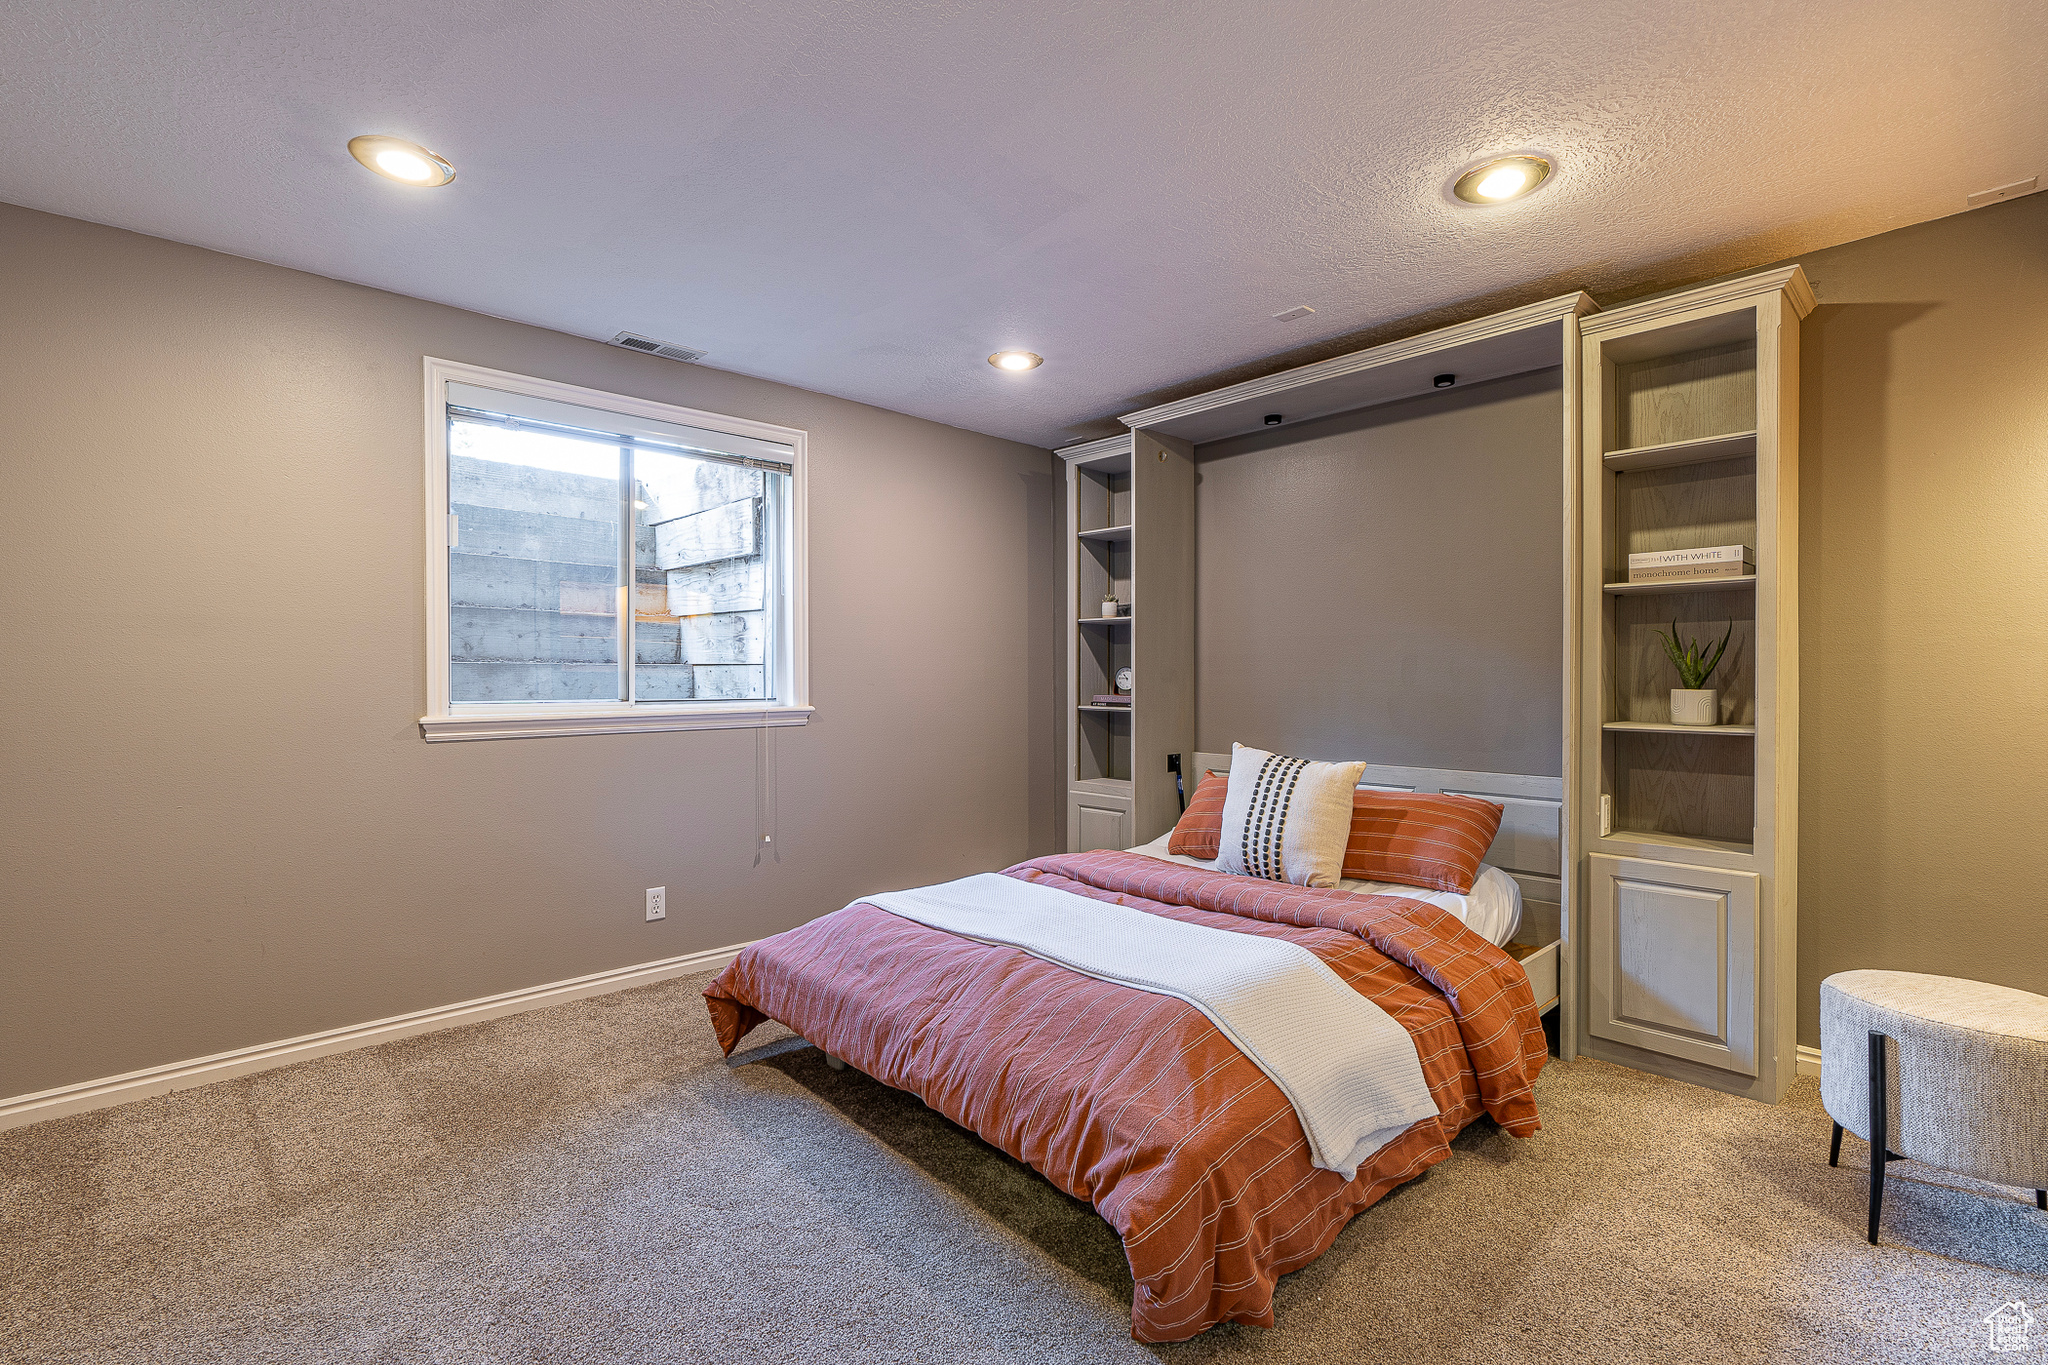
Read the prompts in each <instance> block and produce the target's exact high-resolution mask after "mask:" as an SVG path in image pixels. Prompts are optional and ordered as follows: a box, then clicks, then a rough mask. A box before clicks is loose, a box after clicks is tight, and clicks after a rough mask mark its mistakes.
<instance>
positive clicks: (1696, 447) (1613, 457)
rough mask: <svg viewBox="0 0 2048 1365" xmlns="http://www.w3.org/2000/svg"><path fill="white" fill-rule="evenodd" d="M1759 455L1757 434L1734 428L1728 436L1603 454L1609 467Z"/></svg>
mask: <svg viewBox="0 0 2048 1365" xmlns="http://www.w3.org/2000/svg"><path fill="white" fill-rule="evenodd" d="M1754 454H1756V433H1755V432H1754V431H1734V432H1730V433H1728V434H1727V435H1725V436H1699V437H1695V438H1694V439H1692V440H1690V441H1666V442H1665V443H1664V444H1662V445H1654V446H1637V447H1635V448H1634V449H1633V450H1613V451H1609V452H1608V453H1607V454H1605V455H1602V456H1601V457H1600V462H1601V463H1602V464H1604V465H1606V466H1607V467H1608V468H1609V469H1612V470H1615V471H1617V472H1625V471H1627V470H1630V469H1662V468H1664V467H1665V466H1666V465H1674V464H1705V463H1707V462H1708V461H1709V460H1732V459H1734V458H1736V457H1737V456H1738V455H1754Z"/></svg>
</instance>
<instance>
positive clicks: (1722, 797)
mask: <svg viewBox="0 0 2048 1365" xmlns="http://www.w3.org/2000/svg"><path fill="white" fill-rule="evenodd" d="M1812 307H1813V294H1812V291H1811V289H1810V288H1809V286H1808V285H1807V282H1806V278H1805V275H1804V274H1803V273H1802V272H1801V271H1800V270H1799V268H1798V267H1797V266H1793V267H1790V268H1787V269H1784V270H1778V271H1772V272H1768V273H1765V274H1761V275H1755V276H1751V277H1748V278H1745V279H1741V280H1736V281H1730V282H1728V283H1724V284H1720V285H1714V286H1709V287H1706V288H1703V289H1699V290H1695V291H1691V292H1689V293H1685V294H1680V295H1673V296H1666V297H1663V298H1658V299H1652V300H1647V301H1644V302H1642V303H1638V304H1633V305H1629V306H1627V307H1623V308H1618V309H1614V310H1611V311H1608V312H1604V313H1600V314H1597V315H1595V316H1592V317H1589V318H1586V319H1584V320H1583V322H1582V324H1581V333H1582V344H1583V346H1584V348H1585V354H1584V357H1583V362H1582V373H1583V398H1584V414H1585V415H1584V420H1583V423H1582V432H1583V440H1584V451H1583V457H1582V468H1581V480H1582V487H1581V509H1582V525H1581V537H1580V546H1581V556H1582V557H1581V561H1580V566H1579V580H1580V583H1581V584H1582V597H1581V603H1580V610H1579V613H1578V615H1579V640H1578V649H1579V652H1580V657H1579V670H1578V671H1579V677H1580V708H1581V709H1580V715H1579V725H1578V726H1577V731H1578V735H1579V743H1580V746H1581V749H1580V754H1579V762H1578V764H1577V765H1576V768H1577V774H1576V783H1575V791H1574V793H1573V795H1572V798H1571V799H1572V800H1573V802H1574V804H1575V806H1576V816H1577V820H1576V824H1577V827H1578V828H1579V829H1581V830H1583V831H1585V832H1586V837H1585V839H1584V841H1583V846H1584V847H1585V849H1586V852H1587V855H1588V869H1587V870H1588V875H1587V877H1586V901H1585V911H1586V914H1587V917H1588V932H1587V934H1586V936H1585V946H1586V954H1587V956H1586V959H1585V962H1584V974H1585V981H1586V987H1587V989H1586V992H1585V1000H1586V1009H1585V1011H1584V1026H1585V1029H1586V1033H1587V1038H1586V1043H1587V1047H1588V1050H1590V1051H1591V1052H1593V1054H1594V1055H1596V1056H1602V1057H1605V1058H1606V1059H1608V1060H1612V1061H1618V1062H1622V1063H1624V1064H1627V1065H1634V1066H1642V1067H1646V1068H1647V1069H1651V1070H1658V1071H1664V1072H1666V1073H1667V1074H1673V1075H1680V1076H1683V1077H1684V1078H1685V1079H1688V1080H1695V1081H1700V1082H1703V1083H1706V1084H1710V1085H1716V1086H1718V1087H1720V1088H1722V1089H1728V1090H1734V1091H1739V1092H1742V1093H1746V1094H1750V1095H1753V1096H1755V1097H1757V1098H1764V1099H1771V1100H1775V1099H1777V1098H1779V1097H1780V1096H1781V1095H1782V1094H1783V1093H1784V1090H1785V1087H1786V1086H1788V1085H1789V1084H1790V1083H1791V1081H1792V1078H1793V1076H1794V1075H1795V1074H1796V1073H1795V1061H1796V1059H1795V1055H1794V1054H1795V1034H1794V1031H1793V1030H1794V1027H1795V1023H1796V995H1795V992H1796V966H1797V959H1796V925H1797V864H1796V857H1797V820H1798V809H1797V799H1796V793H1797V770H1798V643H1797V633H1798V610H1797V601H1798V502H1797V489H1798V448H1797V440H1798V376H1799V340H1798V339H1799V323H1800V319H1802V318H1803V317H1804V316H1805V315H1806V314H1807V312H1809V311H1810V310H1811V309H1812ZM1730 545H1745V546H1750V547H1752V548H1753V550H1754V572H1753V573H1744V574H1740V575H1733V576H1728V577H1718V578H1707V579H1678V580H1664V581H1656V582H1630V581H1629V577H1628V563H1629V556H1630V555H1631V554H1645V553H1650V552H1661V551H1672V550H1696V549H1707V548H1709V547H1715V546H1730ZM1674 631H1675V632H1676V634H1677V636H1678V637H1679V639H1680V640H1681V641H1685V640H1691V639H1698V640H1700V641H1701V642H1702V643H1704V644H1708V645H1712V644H1714V643H1718V642H1719V641H1720V640H1722V639H1723V638H1724V637H1725V638H1726V639H1727V641H1728V645H1727V650H1726V653H1725V654H1724V656H1723V657H1722V660H1721V663H1720V666H1719V667H1718V669H1717V670H1716V671H1715V673H1714V675H1713V677H1712V678H1711V679H1710V681H1709V683H1708V685H1709V686H1710V687H1712V688H1713V689H1714V690H1715V691H1716V692H1717V693H1718V694H1719V705H1718V710H1717V712H1716V721H1717V723H1716V724H1713V725H1689V724H1683V723H1680V720H1681V718H1680V717H1675V716H1674V715H1673V711H1672V701H1671V695H1670V694H1671V690H1672V689H1673V688H1677V687H1681V686H1683V684H1682V682H1681V681H1680V680H1679V678H1678V675H1677V672H1676V670H1675V668H1674V667H1673V665H1672V663H1671V661H1670V659H1669V658H1668V657H1667V655H1666V653H1665V650H1664V647H1663V643H1662V641H1661V640H1660V638H1659V633H1660V632H1665V633H1669V632H1674Z"/></svg>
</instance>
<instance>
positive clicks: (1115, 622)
mask: <svg viewBox="0 0 2048 1365" xmlns="http://www.w3.org/2000/svg"><path fill="white" fill-rule="evenodd" d="M1136 617H1137V613H1136V612H1132V613H1131V614H1130V615H1129V616H1083V617H1081V618H1080V621H1081V624H1082V625H1084V626H1127V625H1129V624H1130V623H1131V622H1132V620H1134V619H1135V618H1136Z"/></svg>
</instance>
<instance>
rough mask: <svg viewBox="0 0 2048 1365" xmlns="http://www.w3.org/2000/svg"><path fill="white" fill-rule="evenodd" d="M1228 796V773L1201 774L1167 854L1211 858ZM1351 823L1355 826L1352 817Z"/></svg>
mask: <svg viewBox="0 0 2048 1365" xmlns="http://www.w3.org/2000/svg"><path fill="white" fill-rule="evenodd" d="M1228 795H1230V775H1229V774H1228V773H1219V772H1213V771H1212V772H1206V773H1203V774H1202V780H1201V781H1200V782H1199V783H1197V784H1196V785H1195V794H1194V795H1193V796H1191V797H1189V798H1188V808H1187V809H1186V810H1184V811H1182V812H1181V813H1180V820H1179V822H1178V823H1177V824H1175V825H1174V827H1173V833H1172V834H1171V835H1169V836H1168V837H1167V840H1166V851H1167V852H1168V853H1171V854H1174V855H1176V856H1177V857H1182V858H1200V859H1202V860H1203V861H1204V862H1207V861H1209V860H1211V859H1213V858H1214V857H1215V856H1216V850H1217V849H1219V848H1220V847H1222V844H1223V799H1224V798H1225V797H1226V796H1228ZM1352 820H1353V823H1354V824H1355V823H1356V821H1357V816H1356V815H1355V814H1354V815H1353V817H1352Z"/></svg>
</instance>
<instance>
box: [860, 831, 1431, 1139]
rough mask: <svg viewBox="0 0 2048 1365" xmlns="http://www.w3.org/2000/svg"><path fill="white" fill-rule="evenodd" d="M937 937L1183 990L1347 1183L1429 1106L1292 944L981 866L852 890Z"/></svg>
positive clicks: (1395, 1054) (1399, 1047)
mask: <svg viewBox="0 0 2048 1365" xmlns="http://www.w3.org/2000/svg"><path fill="white" fill-rule="evenodd" d="M861 900H862V901H865V902H866V903H868V904H870V905H878V906H880V907H881V908H882V909H884V910H887V911H888V912H890V913H891V914H894V915H901V916H902V917H903V918H905V919H908V920H915V921H916V922H917V923H919V924H924V925H929V926H930V927H932V928H934V929H943V930H944V931H946V932H947V933H949V934H958V935H960V936H961V937H962V938H971V939H974V940H976V941H978V942H981V943H994V944H1003V945H1006V946H1009V947H1013V948H1019V949H1022V950H1023V951H1024V952H1027V953H1030V954H1031V955H1032V956H1033V957H1039V958H1043V959H1045V960H1046V961H1047V962H1054V963H1058V964H1059V965H1060V966H1062V967H1067V968H1071V969H1072V970H1074V971H1077V972H1080V973H1082V974H1083V975H1086V976H1092V977H1095V978H1096V979H1097V980H1100V981H1110V982H1114V983H1116V984H1118V985H1122V986H1130V987H1132V988H1134V989H1136V990H1141V991H1150V992H1151V993H1153V994H1154V995H1170V996H1173V997H1174V998H1175V999H1179V1000H1185V1001H1187V1002H1188V1003H1189V1004H1190V1005H1193V1006H1194V1007H1195V1008H1196V1009H1198V1010H1200V1011H1201V1012H1202V1013H1203V1014H1205V1015H1207V1016H1208V1017H1209V1020H1210V1022H1211V1023H1213V1024H1215V1025H1216V1027H1217V1028H1219V1029H1221V1030H1222V1031H1223V1036H1224V1037H1226V1038H1228V1039H1229V1040H1230V1041H1231V1042H1232V1043H1234V1044H1236V1045H1237V1047H1238V1050H1239V1051H1241V1052H1243V1053H1244V1055H1245V1056H1246V1057H1248V1058H1250V1059H1251V1060H1252V1062H1253V1063H1254V1064H1256V1065H1257V1066H1258V1068H1259V1070H1261V1071H1263V1072H1265V1073H1266V1075H1268V1076H1269V1077H1271V1078H1272V1080H1273V1084H1275V1085H1277V1086H1279V1087H1280V1092H1281V1093H1282V1094H1284V1095H1286V1096H1287V1100H1288V1103H1290V1104H1292V1105H1293V1106H1294V1112H1295V1113H1296V1114H1297V1115H1299V1116H1300V1118H1301V1126H1302V1128H1303V1130H1304V1131H1306V1132H1307V1134H1308V1143H1309V1150H1310V1153H1311V1156H1312V1159H1313V1160H1314V1162H1315V1164H1316V1165H1317V1166H1319V1167H1321V1168H1322V1169H1324V1170H1326V1171H1337V1172H1339V1173H1340V1174H1342V1175H1343V1177H1344V1178H1345V1179H1346V1180H1350V1179H1352V1178H1353V1177H1355V1176H1356V1175H1357V1174H1358V1165H1359V1163H1360V1162H1362V1161H1364V1160H1365V1159H1366V1158H1367V1157H1369V1156H1371V1155H1372V1154H1373V1153H1374V1152H1377V1151H1378V1150H1379V1149H1380V1148H1382V1147H1384V1146H1386V1145H1387V1144H1388V1143H1389V1142H1392V1141H1393V1140H1394V1139H1395V1138H1396V1137H1399V1136H1400V1135H1401V1133H1402V1132H1404V1131H1405V1130H1406V1129H1407V1128H1408V1127H1410V1126H1411V1125H1412V1124H1414V1123H1417V1122H1419V1121H1420V1120H1422V1119H1426V1118H1429V1117H1431V1116H1433V1115H1434V1114H1436V1113H1437V1107H1436V1101H1435V1100H1433V1099H1431V1098H1430V1094H1429V1085H1428V1083H1427V1082H1426V1081H1424V1080H1423V1078H1422V1063H1421V1062H1420V1061H1419V1060H1418V1059H1417V1057H1416V1055H1415V1041H1414V1039H1412V1038H1410V1037H1409V1036H1408V1030H1406V1029H1404V1028H1402V1027H1401V1026H1400V1025H1399V1024H1397V1023H1395V1022H1394V1020H1393V1018H1392V1017H1391V1016H1389V1015H1388V1014H1387V1012H1386V1011H1385V1010H1383V1009H1381V1008H1380V1007H1379V1006H1378V1005H1375V1004H1374V1003H1373V1002H1372V1001H1370V1000H1368V999H1366V998H1365V997H1364V996H1362V995H1360V994H1359V993H1358V992H1357V991H1355V990H1353V989H1352V988H1351V987H1350V986H1349V985H1347V984H1346V983H1345V981H1344V979H1343V978H1342V977H1340V976H1338V975H1337V974H1336V973H1335V972H1333V971H1331V970H1330V969H1329V967H1328V966H1326V965H1324V963H1323V961H1322V960H1321V959H1320V958H1318V957H1317V956H1316V955H1315V954H1314V953H1311V952H1309V951H1308V949H1306V948H1303V947H1302V946H1301V945H1300V944H1297V943H1289V942H1287V941H1286V940H1284V939H1277V938H1267V937H1265V936H1264V935H1260V934H1237V933H1232V932H1231V931H1229V930H1227V929H1211V928H1208V927H1207V926H1205V925H1200V924H1188V923H1185V922H1183V921H1180V920H1172V919H1166V918H1164V917H1163V916H1160V915H1148V914H1146V913H1145V912H1144V911H1142V910H1133V909H1131V908H1130V907H1129V906H1123V905H1111V904H1109V903H1108V902H1106V901H1098V900H1092V899H1090V898H1089V897H1086V896H1077V895H1074V894H1073V893H1071V892H1067V891H1060V890H1057V889H1055V888H1053V887H1050V886H1037V885H1034V884H1033V883H1031V882H1025V881H1019V880H1018V879H1017V878H1015V877H1005V876H1002V875H1001V874H999V873H994V872H984V873H981V874H979V875H977V876H973V877H962V878H961V879H960V880H959V881H954V882H942V883H940V884H939V885H937V886H923V887H918V888H917V889H915V890H911V891H889V892H884V893H882V894H880V895H875V896H863V897H861Z"/></svg>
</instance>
